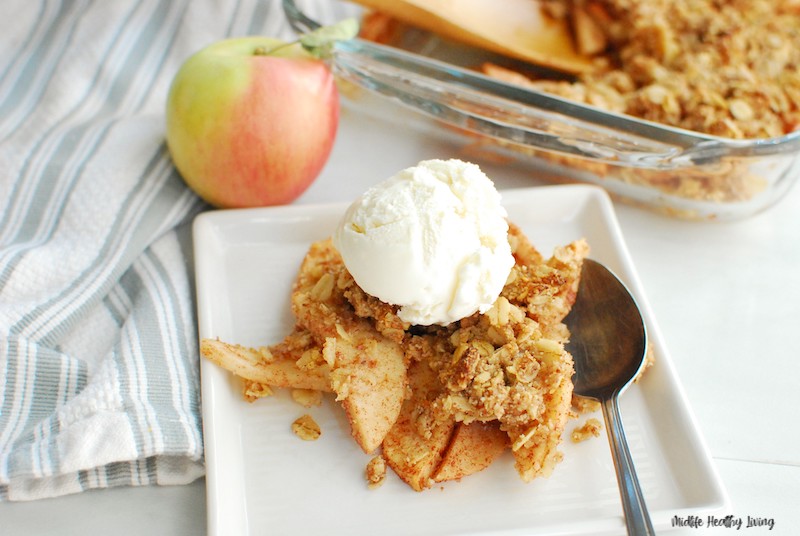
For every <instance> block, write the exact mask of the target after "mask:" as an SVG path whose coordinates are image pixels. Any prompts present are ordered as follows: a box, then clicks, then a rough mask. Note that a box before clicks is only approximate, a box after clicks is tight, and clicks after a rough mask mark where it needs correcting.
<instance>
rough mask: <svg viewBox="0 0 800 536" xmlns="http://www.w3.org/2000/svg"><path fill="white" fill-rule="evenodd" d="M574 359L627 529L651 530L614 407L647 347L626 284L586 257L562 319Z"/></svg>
mask: <svg viewBox="0 0 800 536" xmlns="http://www.w3.org/2000/svg"><path fill="white" fill-rule="evenodd" d="M564 322H565V323H566V324H567V326H568V327H569V330H570V332H571V335H570V341H569V344H568V345H567V349H568V350H569V351H570V353H571V354H572V357H573V359H574V361H575V376H574V378H573V384H574V390H575V394H578V395H581V396H585V397H589V398H594V399H596V400H599V401H600V403H601V405H602V408H603V417H604V419H605V422H606V428H607V429H608V441H609V444H610V446H611V453H612V455H613V458H614V467H615V468H616V472H617V482H618V483H619V490H620V496H621V498H622V507H623V511H624V513H625V524H626V525H627V528H628V534H637V535H638V534H655V531H654V530H653V525H652V523H651V522H650V515H649V514H648V512H647V506H646V505H645V501H644V497H643V496H642V490H641V487H640V486H639V479H638V478H637V476H636V469H635V468H634V465H633V460H632V459H631V454H630V450H629V449H628V442H627V440H626V439H625V432H624V430H623V427H622V417H621V416H620V412H619V395H620V394H621V393H622V392H623V391H624V390H625V389H626V388H627V387H628V385H629V384H630V383H631V381H632V380H633V378H635V377H636V375H637V374H638V373H639V371H640V370H641V368H642V366H643V365H644V360H645V350H646V348H647V332H646V330H645V326H644V321H643V320H642V315H641V313H640V312H639V308H638V306H637V305H636V302H635V301H634V299H633V297H632V296H631V294H630V292H628V289H627V288H625V285H624V284H623V283H622V282H621V281H620V280H619V279H618V278H617V277H616V276H615V275H614V274H613V273H612V272H611V271H610V270H608V268H606V267H605V266H603V265H602V264H600V263H598V262H595V261H593V260H591V259H586V260H585V261H584V264H583V271H582V273H581V282H580V287H579V289H578V297H577V300H576V301H575V304H574V305H573V306H572V310H571V312H570V313H569V315H568V316H567V317H566V318H565V319H564Z"/></svg>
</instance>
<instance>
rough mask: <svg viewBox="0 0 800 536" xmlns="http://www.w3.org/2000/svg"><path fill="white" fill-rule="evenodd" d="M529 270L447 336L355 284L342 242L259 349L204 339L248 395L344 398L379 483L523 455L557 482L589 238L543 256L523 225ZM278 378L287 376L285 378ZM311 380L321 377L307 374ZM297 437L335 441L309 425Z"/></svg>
mask: <svg viewBox="0 0 800 536" xmlns="http://www.w3.org/2000/svg"><path fill="white" fill-rule="evenodd" d="M508 239H509V243H510V244H511V249H512V252H513V254H514V259H515V265H514V267H513V268H512V269H511V272H510V274H509V276H508V279H507V282H506V285H505V287H504V289H503V291H502V293H501V295H500V297H499V298H498V299H497V300H496V302H495V303H494V305H493V306H492V307H491V309H489V310H488V311H487V312H486V313H485V314H479V313H475V314H473V315H472V316H469V317H467V318H464V319H462V320H460V321H458V322H454V323H452V324H449V325H446V326H440V325H432V326H416V325H409V324H408V323H405V322H403V321H402V320H400V318H399V317H398V316H397V307H396V306H392V305H389V304H387V303H384V302H381V301H380V300H378V299H377V298H375V297H373V296H371V295H368V294H367V293H365V292H364V291H363V290H361V288H360V287H359V286H358V285H357V284H356V283H355V281H354V280H353V278H352V276H351V275H350V273H349V272H348V271H347V269H346V267H345V266H344V263H343V262H342V260H341V257H340V256H339V254H338V252H337V251H336V249H335V248H334V247H333V245H332V242H331V241H330V239H328V240H323V241H320V242H316V243H314V244H312V245H311V247H310V248H309V251H308V253H307V255H306V257H305V259H304V260H303V262H302V265H301V267H300V271H299V273H298V275H297V279H296V281H295V283H294V286H293V288H292V296H291V304H292V312H293V313H294V316H295V319H296V326H295V327H294V329H293V330H292V332H291V333H290V334H289V335H287V337H286V338H285V339H284V340H283V341H281V342H280V343H278V344H275V345H273V346H270V347H267V348H261V349H250V348H246V347H242V346H239V345H235V344H228V343H224V342H222V341H219V340H212V339H203V340H202V341H201V353H202V354H203V355H204V356H205V357H206V358H208V359H210V360H212V361H214V362H216V363H218V364H220V365H221V366H223V367H224V368H226V369H228V370H231V371H233V372H234V373H236V374H237V375H239V376H241V377H243V378H244V379H245V380H246V382H245V386H246V393H245V394H246V397H248V399H251V398H252V397H253V396H254V395H257V394H259V393H262V392H264V393H268V392H269V388H265V387H259V386H262V385H263V386H272V387H290V388H292V389H294V391H293V396H294V397H295V399H296V400H297V401H298V402H300V403H301V404H304V405H307V406H311V405H313V404H315V403H317V401H318V399H317V397H316V396H314V395H312V393H313V392H314V391H327V392H333V393H334V394H335V395H336V400H337V401H339V402H341V404H342V406H343V408H344V410H345V413H346V414H347V417H348V420H349V423H350V426H351V432H352V435H353V437H354V439H355V440H356V442H357V443H358V444H359V446H360V447H361V448H362V450H364V452H366V453H373V452H375V451H377V450H378V449H380V455H379V456H375V457H373V458H372V461H371V462H370V464H369V465H368V467H367V469H366V471H367V478H368V480H369V482H370V484H371V486H372V487H374V486H375V485H377V484H379V483H380V482H381V481H382V478H383V477H382V476H381V475H382V471H384V469H383V468H382V467H383V464H385V466H388V467H390V468H391V469H392V470H393V471H394V472H395V473H396V474H397V475H398V476H399V477H400V478H401V479H402V480H403V481H405V482H406V483H407V484H408V485H409V486H411V487H412V488H413V489H415V490H418V491H420V490H424V489H426V488H429V487H430V486H432V485H433V484H434V483H436V482H444V481H448V480H457V479H460V478H462V477H464V476H467V475H469V474H472V473H474V472H476V471H480V470H482V469H484V468H485V467H487V466H489V465H490V464H491V463H492V461H493V460H494V459H495V458H497V456H499V455H500V454H502V453H503V452H507V451H510V452H511V453H512V455H513V457H514V460H515V467H516V469H517V471H518V473H519V475H520V477H521V478H522V479H523V480H525V481H529V480H531V479H533V478H536V477H539V476H547V475H548V474H550V472H551V471H552V470H553V468H554V466H555V465H556V463H557V462H558V461H559V460H560V459H561V454H560V453H559V452H558V446H559V444H560V442H561V438H562V434H563V432H564V429H565V426H566V423H567V420H568V419H569V418H570V417H571V416H573V415H574V413H573V409H572V407H571V404H572V374H573V371H574V369H573V363H572V357H571V356H570V354H569V352H567V351H566V349H565V347H564V345H565V343H566V341H567V339H568V337H569V333H568V330H567V328H566V326H565V325H564V324H563V322H562V320H563V318H564V317H565V316H566V315H567V314H568V312H569V310H570V308H571V307H572V304H573V303H574V301H575V298H576V293H577V289H578V283H579V278H580V273H581V267H582V264H583V259H584V258H585V256H586V255H587V254H588V245H587V243H586V241H584V240H578V241H575V242H573V243H571V244H568V245H566V246H563V247H558V248H556V249H555V251H554V253H553V255H552V256H551V257H550V258H545V257H544V256H542V255H541V254H540V253H539V251H538V250H536V248H535V247H534V246H533V245H532V244H531V243H530V242H529V241H528V239H527V237H525V235H524V234H523V233H522V232H521V230H520V229H519V228H518V227H516V226H514V225H510V226H509V234H508ZM273 376H274V377H273ZM306 376H307V377H306ZM292 428H293V430H294V431H295V433H296V434H298V435H299V436H300V437H301V438H303V439H307V440H311V439H315V438H316V437H319V434H320V433H321V431H320V430H319V427H318V426H317V425H316V423H315V422H314V421H313V419H311V418H310V416H308V415H306V416H304V417H303V418H301V419H299V420H298V421H295V423H294V424H293V427H292Z"/></svg>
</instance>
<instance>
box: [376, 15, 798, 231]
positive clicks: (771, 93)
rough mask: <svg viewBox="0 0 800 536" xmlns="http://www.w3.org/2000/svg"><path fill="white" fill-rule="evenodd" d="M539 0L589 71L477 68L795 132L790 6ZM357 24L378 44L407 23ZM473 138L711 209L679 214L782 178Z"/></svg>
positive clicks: (628, 102) (587, 99)
mask: <svg viewBox="0 0 800 536" xmlns="http://www.w3.org/2000/svg"><path fill="white" fill-rule="evenodd" d="M542 4H543V9H544V10H545V12H546V13H547V14H548V15H549V16H551V17H558V18H566V19H568V20H569V22H570V24H571V25H572V28H573V33H574V35H575V39H576V45H578V48H580V49H581V50H583V51H584V52H585V53H587V54H591V55H592V56H593V58H594V59H593V63H594V69H592V70H590V71H588V72H584V73H581V74H579V75H577V76H575V77H565V76H558V75H555V76H548V73H546V72H544V71H542V70H535V69H531V68H529V66H525V65H522V64H519V63H507V62H503V61H497V62H491V61H490V62H486V63H484V64H482V65H474V66H472V67H474V68H475V69H477V70H480V71H481V72H483V73H484V74H486V75H488V76H490V77H494V78H497V79H500V80H503V81H505V82H508V83H511V84H516V85H521V86H523V87H527V88H531V89H533V90H537V91H542V92H545V93H549V94H553V95H557V96H559V97H563V98H566V99H569V100H572V101H575V102H579V103H584V104H588V105H591V106H594V107H597V108H600V109H603V110H606V111H609V112H613V113H619V114H625V115H629V116H632V117H635V118H639V119H643V120H648V121H652V122H656V123H659V124H662V125H665V126H669V127H677V128H681V129H686V130H689V131H693V132H697V133H701V134H708V135H712V136H720V137H722V138H727V139H733V140H755V139H766V138H774V137H780V136H784V135H786V134H789V133H792V132H794V131H796V130H798V128H800V69H798V65H800V30H798V29H799V28H800V5H799V4H798V2H797V1H795V0H733V1H728V2H718V1H716V0H646V1H645V0H543V1H542ZM364 23H365V24H364V26H365V27H364V28H363V30H362V32H363V34H364V35H365V36H366V37H367V38H373V39H374V40H376V41H378V42H384V43H388V44H392V43H394V42H398V43H400V42H402V41H401V35H402V34H403V33H405V32H407V26H405V25H403V24H399V23H397V22H396V21H392V20H387V18H386V17H385V16H382V15H381V14H375V13H373V14H370V15H368V16H367V17H366V18H365V19H364ZM500 63H502V65H501V64H500ZM466 134H471V133H466ZM477 140H478V143H477V145H476V146H471V147H468V148H467V149H469V150H477V149H481V148H483V147H487V148H493V147H497V146H500V147H502V148H503V149H510V150H512V151H514V152H517V153H521V154H523V155H526V156H533V157H536V158H540V159H543V160H545V161H548V162H551V163H553V164H555V165H556V166H557V167H559V168H562V169H564V170H565V173H567V174H570V175H571V174H574V173H576V172H577V173H584V172H588V173H591V174H592V175H594V176H596V177H598V178H600V179H603V180H604V181H609V182H612V183H614V184H613V185H610V186H611V187H612V189H614V191H615V192H616V193H620V194H621V195H622V196H623V197H624V198H626V199H628V200H630V201H632V200H634V199H640V198H639V197H635V196H636V192H637V191H638V188H639V187H645V188H647V189H652V190H655V191H656V193H664V194H667V195H669V196H674V197H675V198H680V199H683V200H688V201H690V203H691V202H694V201H700V202H703V203H708V204H709V207H708V208H707V209H703V208H698V206H697V205H693V204H687V205H683V204H681V205H679V206H672V205H667V206H666V207H665V210H666V211H667V212H669V213H670V214H672V215H675V216H680V217H685V218H696V217H698V216H705V217H714V216H716V214H717V212H716V210H715V208H713V207H718V206H719V205H720V204H723V203H725V204H739V203H741V202H743V201H748V200H752V199H754V198H757V197H758V196H761V195H763V194H764V193H765V192H767V191H768V189H769V188H770V186H771V183H772V182H774V181H775V180H777V178H776V177H775V174H776V173H777V172H775V171H770V170H769V166H770V165H772V166H775V165H777V164H772V162H771V161H768V159H753V158H749V159H748V158H742V157H740V156H737V155H727V156H721V157H719V158H716V159H708V160H704V161H701V162H696V163H694V164H693V165H691V166H679V167H677V168H675V169H670V168H669V167H664V168H662V167H656V166H654V167H652V168H648V167H642V166H627V165H624V164H621V163H620V164H618V163H616V162H612V161H601V160H595V159H592V158H584V157H582V156H573V155H570V154H566V153H558V152H553V151H548V150H543V149H539V148H537V147H535V146H531V145H523V144H517V143H514V142H512V141H510V140H505V139H502V138H493V137H485V136H479V137H478V138H477ZM783 165H786V164H783ZM553 179H554V180H560V177H553ZM568 180H569V179H568ZM629 185H630V186H629ZM719 208H724V207H719ZM703 210H708V211H709V212H710V213H708V214H706V213H704V212H703ZM695 211H699V213H698V212H695Z"/></svg>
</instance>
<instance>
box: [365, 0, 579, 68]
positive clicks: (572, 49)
mask: <svg viewBox="0 0 800 536" xmlns="http://www.w3.org/2000/svg"><path fill="white" fill-rule="evenodd" d="M353 1H354V2H356V3H358V4H361V5H362V6H365V7H368V8H371V9H374V10H376V11H380V12H383V13H386V14H387V15H390V16H392V17H394V18H396V19H398V20H401V21H403V22H406V23H408V24H411V25H414V26H417V27H420V28H423V29H425V30H428V31H431V32H434V33H436V34H439V35H441V36H443V37H447V38H450V39H453V40H456V41H460V42H462V43H466V44H468V45H472V46H477V47H480V48H483V49H486V50H490V51H492V52H496V53H498V54H503V55H506V56H509V57H512V58H516V59H520V60H523V61H527V62H530V63H533V64H536V65H541V66H543V67H549V68H551V69H556V70H559V71H564V72H568V73H581V72H585V71H588V70H589V69H590V68H591V66H592V63H591V58H590V57H589V56H587V55H583V54H580V53H579V52H578V50H577V49H576V46H575V40H574V37H573V35H572V31H571V29H570V25H569V22H568V18H561V19H556V18H552V17H548V16H547V15H546V14H544V13H543V12H542V7H541V5H540V3H539V2H538V1H537V0H353Z"/></svg>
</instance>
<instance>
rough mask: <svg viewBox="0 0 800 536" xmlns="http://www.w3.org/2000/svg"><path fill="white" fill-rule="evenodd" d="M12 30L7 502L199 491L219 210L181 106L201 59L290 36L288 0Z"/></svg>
mask: <svg viewBox="0 0 800 536" xmlns="http://www.w3.org/2000/svg"><path fill="white" fill-rule="evenodd" d="M325 2H326V0H321V3H325ZM306 4H308V2H306ZM323 9H325V8H324V7H323ZM0 25H2V30H1V31H0V500H30V499H37V498H43V497H53V496H58V495H64V494H68V493H74V492H79V491H82V490H86V489H91V488H103V487H111V486H120V485H148V484H182V483H188V482H191V481H193V480H194V479H196V478H198V477H199V476H202V475H203V472H204V467H203V438H202V423H201V417H200V392H199V378H198V374H199V372H198V350H197V331H196V319H195V307H194V288H193V279H192V274H193V267H192V259H191V250H192V241H191V238H192V237H191V227H190V223H191V220H192V219H193V217H194V216H195V215H196V214H197V213H198V212H199V211H201V210H204V209H206V208H207V207H206V206H205V205H204V204H203V203H202V202H201V201H199V199H198V198H197V197H196V196H195V195H194V194H193V193H191V192H190V191H189V190H188V189H187V188H186V187H185V186H184V184H183V182H182V181H181V179H180V177H179V176H178V175H177V174H176V172H175V170H174V168H173V167H172V164H171V161H170V159H169V154H168V152H167V150H166V148H165V144H164V103H165V100H166V93H167V90H168V87H169V83H170V81H171V79H172V77H173V75H174V74H175V72H176V70H177V69H178V67H179V66H180V64H181V63H182V61H183V60H185V59H186V58H187V57H188V56H189V55H190V54H191V53H193V52H195V51H196V50H198V49H199V48H201V47H203V46H205V45H207V44H209V43H211V42H213V41H215V40H218V39H222V38H224V37H226V36H234V35H246V34H260V35H273V36H283V37H287V36H290V35H291V30H290V29H289V27H288V24H287V23H286V21H285V17H284V15H283V12H282V10H281V6H280V1H279V0H267V1H258V0H206V1H203V2H192V1H191V0H140V1H133V0H115V1H114V2H107V1H105V0H41V1H38V2H31V1H30V0H3V1H2V2H0Z"/></svg>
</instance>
